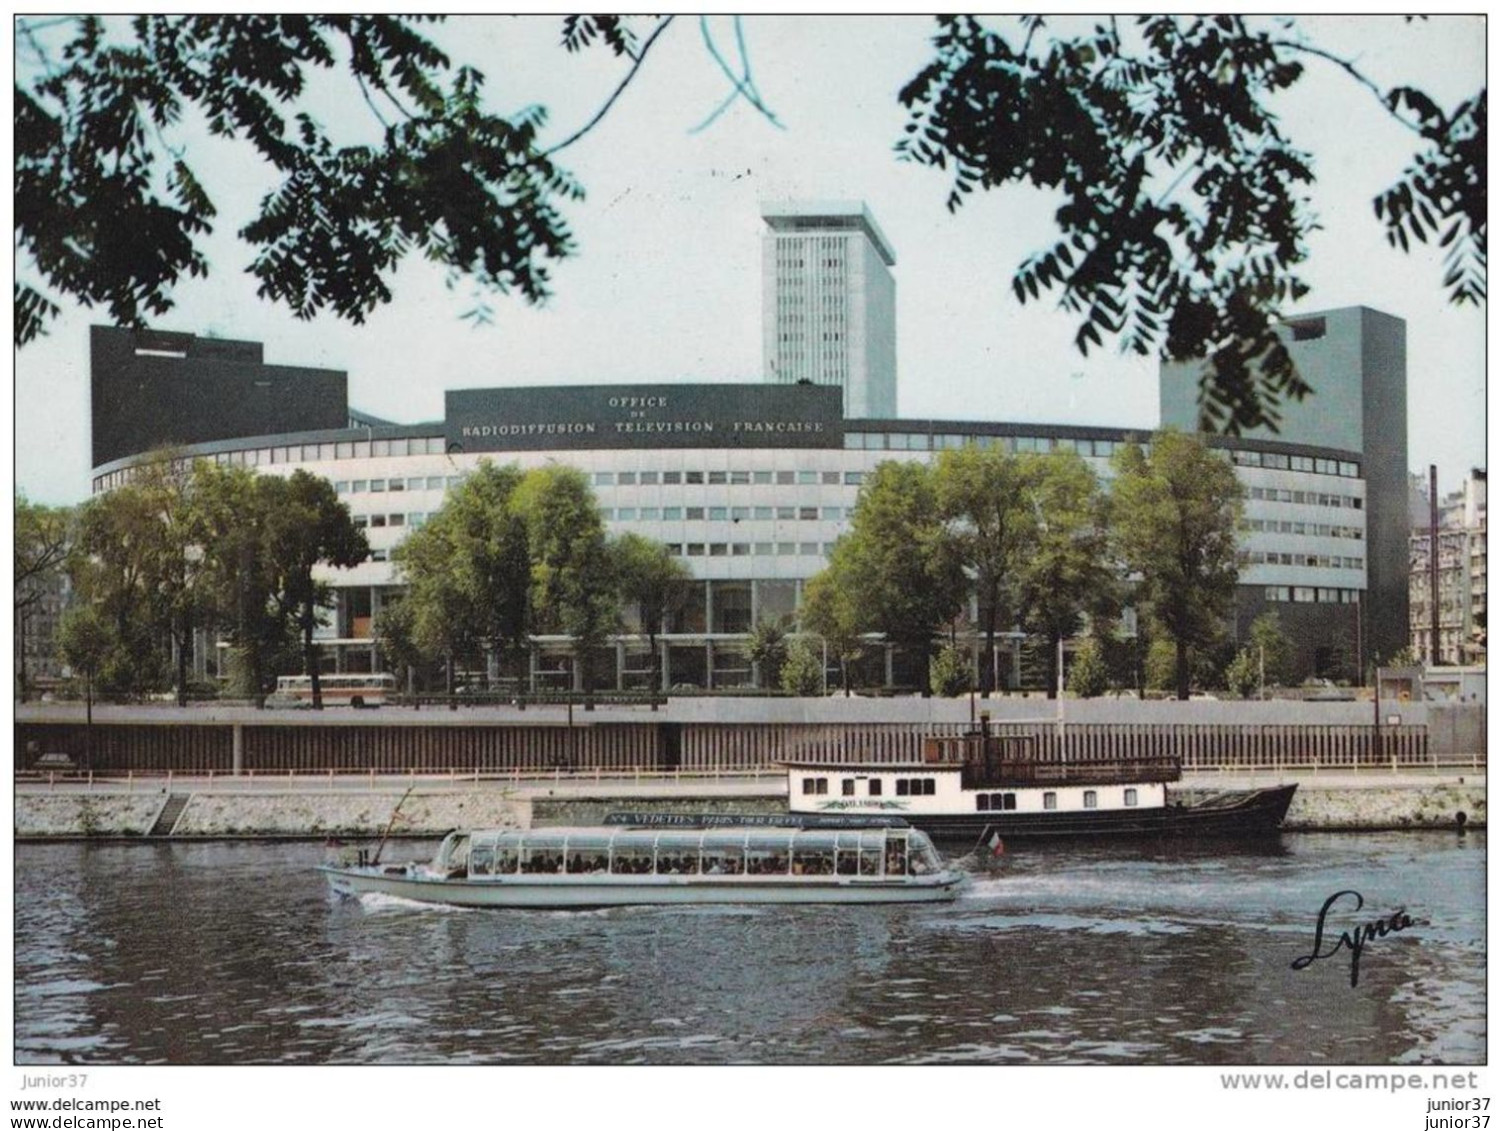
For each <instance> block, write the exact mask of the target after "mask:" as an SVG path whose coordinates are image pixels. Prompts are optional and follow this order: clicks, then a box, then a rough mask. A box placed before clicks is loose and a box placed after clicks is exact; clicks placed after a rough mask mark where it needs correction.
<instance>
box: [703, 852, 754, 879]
mask: <svg viewBox="0 0 1501 1131" xmlns="http://www.w3.org/2000/svg"><path fill="white" fill-rule="evenodd" d="M703 869H704V875H706V876H738V875H740V874H741V873H743V872H744V871H745V849H744V848H743V847H741V846H740V845H738V844H716V845H705V846H704V854H703Z"/></svg>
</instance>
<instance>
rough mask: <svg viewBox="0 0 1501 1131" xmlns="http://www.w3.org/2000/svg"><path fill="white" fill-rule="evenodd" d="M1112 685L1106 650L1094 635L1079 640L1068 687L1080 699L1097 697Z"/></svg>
mask: <svg viewBox="0 0 1501 1131" xmlns="http://www.w3.org/2000/svg"><path fill="white" fill-rule="evenodd" d="M1109 687H1110V669H1109V667H1108V666H1107V664H1106V663H1105V652H1104V649H1103V648H1102V647H1101V646H1100V642H1099V641H1098V640H1096V639H1095V638H1094V637H1093V636H1090V637H1086V638H1085V639H1083V640H1081V641H1080V642H1079V647H1078V648H1077V649H1075V651H1074V662H1073V664H1072V665H1071V666H1070V667H1069V669H1068V689H1069V690H1070V691H1072V692H1073V693H1074V694H1075V695H1077V696H1078V697H1079V698H1080V699H1095V698H1098V697H1099V696H1101V695H1104V694H1105V692H1106V690H1107V689H1108V688H1109Z"/></svg>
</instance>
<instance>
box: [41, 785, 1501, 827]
mask: <svg viewBox="0 0 1501 1131" xmlns="http://www.w3.org/2000/svg"><path fill="white" fill-rule="evenodd" d="M1260 784H1267V783H1265V782H1262V783H1260ZM1228 787H1229V786H1228V784H1227V786H1226V787H1225V788H1228ZM1239 787H1240V786H1236V788H1239ZM1207 792H1213V791H1212V790H1210V789H1208V788H1206V787H1203V786H1194V787H1187V788H1185V787H1178V788H1175V789H1174V790H1172V791H1171V792H1170V795H1169V796H1170V797H1171V798H1172V799H1175V800H1176V799H1182V800H1184V801H1192V800H1194V798H1195V797H1196V796H1198V795H1200V794H1203V793H1207ZM404 795H405V791H404V790H403V789H401V788H397V787H391V788H376V789H373V790H368V789H337V790H329V789H326V788H322V787H318V786H308V787H306V788H301V789H291V788H278V789H275V790H269V789H268V790H261V789H257V790H243V789H212V788H192V789H187V788H185V789H184V790H183V792H182V793H180V794H176V795H175V796H178V797H180V798H182V799H184V800H185V801H186V804H185V805H184V807H183V808H182V810H181V813H180V814H179V815H178V816H177V818H176V820H175V821H174V822H173V823H172V828H171V829H170V830H157V835H155V836H152V832H153V828H154V826H155V825H156V824H157V822H158V818H159V817H160V816H161V814H162V812H163V809H164V807H165V806H166V805H167V802H168V798H169V795H168V794H167V793H166V792H165V791H152V792H141V791H139V790H137V791H134V792H129V791H125V790H111V789H110V788H107V787H103V786H101V787H98V788H95V789H92V790H85V789H81V788H76V789H68V790H58V791H55V792H47V791H46V790H45V787H31V788H27V789H24V790H20V791H18V792H17V794H16V798H15V810H14V812H15V835H16V837H17V838H18V839H46V838H66V839H86V838H94V837H100V838H142V839H144V838H147V837H148V836H150V837H151V839H153V840H159V839H162V837H163V836H170V837H171V838H172V839H180V840H193V839H205V838H257V837H266V838H276V837H286V838H320V837H329V836H340V837H376V836H380V835H381V834H382V833H383V832H385V831H386V829H387V827H388V826H389V827H390V829H391V834H392V835H393V836H399V837H414V836H439V835H442V834H443V833H445V832H447V831H449V830H450V829H454V828H529V827H532V826H543V825H584V824H597V823H598V822H599V821H600V820H601V819H602V818H603V817H604V815H605V814H606V813H609V812H612V811H617V810H634V811H641V810H650V811H653V812H685V813H698V812H717V813H727V812H743V813H777V812H783V811H785V807H786V806H785V795H784V792H783V789H782V787H781V785H780V783H776V784H770V783H769V784H766V785H762V786H759V787H754V788H749V789H742V790H740V791H739V792H738V793H737V794H736V795H733V796H727V795H725V794H723V793H719V794H713V793H711V792H709V791H708V790H707V789H706V788H705V787H703V786H700V785H694V784H690V783H684V784H682V785H679V786H659V787H655V788H654V789H653V790H651V791H649V792H644V793H643V792H635V793H627V792H626V791H624V790H617V791H614V792H612V791H611V789H610V788H609V786H608V785H601V786H597V787H593V788H585V787H582V786H576V785H575V786H571V787H570V786H569V785H566V784H565V785H563V786H560V787H557V788H541V787H530V788H525V789H520V790H517V789H513V788H508V787H502V786H499V785H496V784H493V783H491V784H486V783H479V784H473V785H458V786H455V785H448V784H443V785H420V786H418V787H416V788H415V789H414V790H412V791H411V793H410V795H409V796H405V799H404V800H403V798H404ZM398 806H399V809H398ZM393 811H394V812H397V813H398V816H397V818H396V820H395V821H394V822H393V821H392V813H393ZM1461 813H1462V814H1464V817H1463V819H1462V820H1461V819H1460V817H1459V814H1461ZM1485 825H1486V790H1485V783H1484V780H1483V779H1481V780H1476V779H1475V778H1473V777H1471V778H1469V779H1468V780H1465V779H1434V780H1431V781H1421V780H1419V781H1413V780H1404V781H1400V782H1382V781H1380V780H1375V779H1372V780H1367V781H1362V782H1329V781H1319V780H1315V781H1305V782H1302V783H1300V788H1299V789H1298V793H1297V795H1296V796H1295V797H1294V799H1293V804H1292V808H1291V809H1290V810H1289V812H1288V816H1287V821H1286V825H1285V828H1286V829H1287V830H1289V831H1312V830H1326V831H1333V830H1384V829H1442V828H1449V829H1453V828H1457V827H1461V826H1463V827H1467V828H1477V829H1478V828H1484V827H1485Z"/></svg>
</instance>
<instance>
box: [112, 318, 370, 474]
mask: <svg viewBox="0 0 1501 1131" xmlns="http://www.w3.org/2000/svg"><path fill="white" fill-rule="evenodd" d="M348 385H349V378H348V376H347V375H346V374H345V373H343V372H341V371H338V370H333V369H312V368H307V367H304V366H293V365H267V364H265V362H264V360H263V351H262V347H261V343H259V342H240V341H230V340H226V339H220V338H200V337H197V336H196V335H193V334H178V333H169V332H166V331H160V330H124V329H119V328H116V327H110V326H94V327H91V329H90V334H89V389H90V394H91V412H90V423H91V426H92V429H93V432H92V438H93V466H95V467H99V466H101V465H103V464H106V463H109V462H110V461H111V460H115V459H119V458H121V457H122V456H127V455H134V454H138V453H141V452H146V451H150V450H151V449H153V448H158V447H162V446H164V445H170V444H199V443H204V442H208V441H213V440H229V439H234V438H236V437H240V436H265V435H272V434H276V433H282V432H305V431H311V430H315V429H326V428H344V427H347V426H348V423H349V407H348Z"/></svg>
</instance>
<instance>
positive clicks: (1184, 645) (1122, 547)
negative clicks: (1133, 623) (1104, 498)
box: [1111, 429, 1242, 699]
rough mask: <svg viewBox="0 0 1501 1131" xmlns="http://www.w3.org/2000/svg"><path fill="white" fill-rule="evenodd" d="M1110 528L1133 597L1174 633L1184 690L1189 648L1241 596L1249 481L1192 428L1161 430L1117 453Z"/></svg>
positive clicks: (1199, 644)
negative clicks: (1239, 536)
mask: <svg viewBox="0 0 1501 1131" xmlns="http://www.w3.org/2000/svg"><path fill="white" fill-rule="evenodd" d="M1114 466H1115V470H1116V480H1115V484H1114V487H1113V489H1112V492H1111V530H1112V535H1113V538H1114V541H1115V553H1116V556H1117V557H1118V558H1119V559H1120V561H1121V562H1122V563H1123V564H1124V565H1125V568H1126V569H1127V570H1128V571H1130V572H1133V573H1137V574H1140V575H1141V580H1140V582H1139V583H1138V584H1137V586H1136V597H1137V600H1138V602H1139V604H1140V606H1141V607H1142V608H1143V610H1144V611H1145V612H1146V614H1147V615H1148V616H1149V617H1150V618H1151V620H1152V622H1153V623H1154V624H1155V625H1157V626H1158V627H1159V628H1160V629H1161V630H1162V631H1163V632H1164V633H1165V634H1166V636H1167V637H1168V639H1170V640H1171V641H1172V642H1173V647H1174V670H1175V685H1176V689H1177V695H1178V698H1179V699H1187V698H1188V692H1189V682H1190V666H1189V654H1190V652H1191V651H1193V650H1195V649H1198V650H1201V651H1202V650H1204V649H1207V648H1208V647H1209V646H1210V645H1211V644H1212V643H1213V642H1214V641H1215V640H1216V638H1217V637H1218V636H1219V635H1220V634H1221V629H1222V623H1223V621H1224V618H1225V617H1226V615H1227V614H1228V613H1229V611H1230V609H1231V607H1232V604H1233V602H1234V599H1235V585H1236V581H1237V579H1238V577H1239V573H1238V552H1239V551H1238V547H1237V542H1236V532H1237V530H1238V528H1239V526H1240V518H1241V509H1242V503H1241V498H1242V488H1241V485H1240V482H1239V480H1237V479H1236V477H1235V472H1234V471H1233V470H1232V469H1231V467H1230V464H1229V461H1227V460H1225V459H1222V458H1220V457H1219V456H1218V455H1216V454H1214V453H1213V452H1211V451H1210V450H1209V449H1208V448H1206V447H1205V446H1204V445H1203V444H1202V443H1200V442H1199V441H1198V440H1197V439H1195V438H1194V437H1192V436H1185V435H1184V434H1183V433H1181V432H1176V431H1174V430H1172V429H1164V430H1162V431H1160V432H1158V433H1156V435H1154V436H1153V438H1152V443H1151V446H1150V448H1148V449H1147V450H1145V451H1143V449H1142V448H1141V446H1140V445H1139V444H1136V443H1128V444H1126V445H1125V446H1124V447H1122V448H1121V449H1120V451H1118V452H1117V453H1116V455H1115V459H1114Z"/></svg>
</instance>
